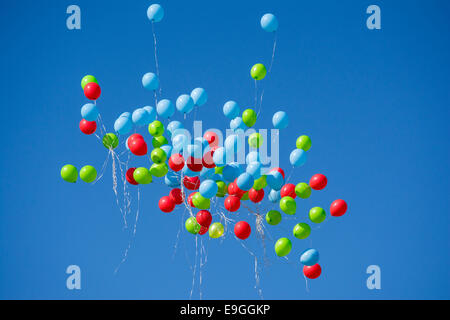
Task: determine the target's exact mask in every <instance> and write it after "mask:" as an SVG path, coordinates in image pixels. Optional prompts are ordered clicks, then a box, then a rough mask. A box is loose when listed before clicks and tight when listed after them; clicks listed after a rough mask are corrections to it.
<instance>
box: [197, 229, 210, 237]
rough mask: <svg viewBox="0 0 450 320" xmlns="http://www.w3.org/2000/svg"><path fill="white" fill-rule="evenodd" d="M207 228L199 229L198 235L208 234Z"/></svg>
mask: <svg viewBox="0 0 450 320" xmlns="http://www.w3.org/2000/svg"><path fill="white" fill-rule="evenodd" d="M208 230H209V227H201V228H200V231H199V232H198V234H199V235H204V234H205V233H206V232H208Z"/></svg>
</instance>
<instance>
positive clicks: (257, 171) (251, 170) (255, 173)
mask: <svg viewBox="0 0 450 320" xmlns="http://www.w3.org/2000/svg"><path fill="white" fill-rule="evenodd" d="M261 167H262V164H261V163H260V162H251V163H250V164H248V165H247V168H246V169H245V172H247V173H248V174H250V175H251V176H252V177H253V179H259V178H260V177H261Z"/></svg>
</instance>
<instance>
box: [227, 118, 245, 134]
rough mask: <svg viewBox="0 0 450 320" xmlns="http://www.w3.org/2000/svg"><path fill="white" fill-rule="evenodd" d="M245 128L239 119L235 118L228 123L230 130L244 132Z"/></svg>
mask: <svg viewBox="0 0 450 320" xmlns="http://www.w3.org/2000/svg"><path fill="white" fill-rule="evenodd" d="M245 128H246V126H245V123H244V121H243V120H242V118H241V117H236V118H234V119H233V120H231V121H230V129H231V130H233V131H237V130H239V129H242V130H245Z"/></svg>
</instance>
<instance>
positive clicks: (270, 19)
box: [261, 13, 278, 32]
mask: <svg viewBox="0 0 450 320" xmlns="http://www.w3.org/2000/svg"><path fill="white" fill-rule="evenodd" d="M261 28H263V30H264V31H267V32H275V31H277V29H278V20H277V18H276V17H275V16H274V15H273V14H271V13H266V14H265V15H263V16H262V18H261Z"/></svg>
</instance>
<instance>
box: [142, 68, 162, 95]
mask: <svg viewBox="0 0 450 320" xmlns="http://www.w3.org/2000/svg"><path fill="white" fill-rule="evenodd" d="M142 85H143V86H144V88H145V89H147V90H150V91H154V90H156V89H158V87H159V80H158V76H157V75H156V74H154V73H152V72H148V73H146V74H144V75H143V77H142Z"/></svg>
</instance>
